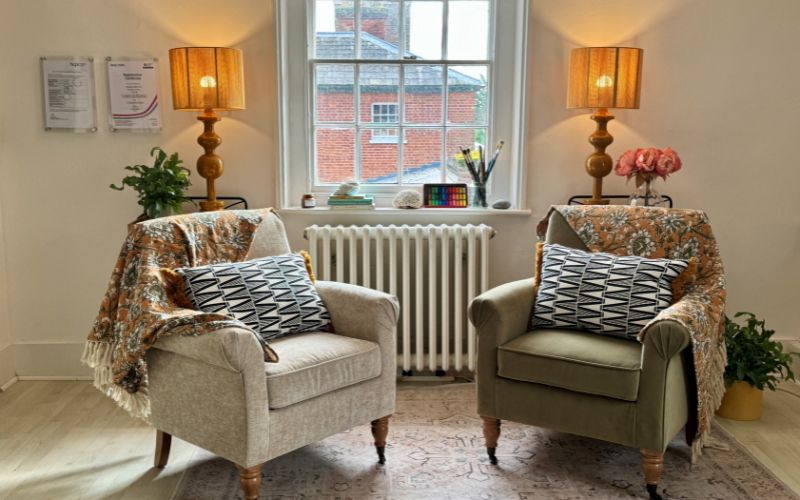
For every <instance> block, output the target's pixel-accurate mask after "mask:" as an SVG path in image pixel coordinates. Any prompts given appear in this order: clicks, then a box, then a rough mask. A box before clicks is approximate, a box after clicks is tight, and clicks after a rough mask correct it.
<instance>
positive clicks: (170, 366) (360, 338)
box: [147, 215, 398, 499]
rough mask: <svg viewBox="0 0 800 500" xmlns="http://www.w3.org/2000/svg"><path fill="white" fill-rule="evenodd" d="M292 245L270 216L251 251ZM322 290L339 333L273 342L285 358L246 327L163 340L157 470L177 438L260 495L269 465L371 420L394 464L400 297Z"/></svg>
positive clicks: (153, 363) (154, 386)
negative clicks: (269, 354)
mask: <svg viewBox="0 0 800 500" xmlns="http://www.w3.org/2000/svg"><path fill="white" fill-rule="evenodd" d="M288 251H289V245H288V242H287V240H286V236H285V233H284V228H283V224H282V223H281V221H280V219H278V218H277V216H275V215H270V216H269V217H267V218H266V219H265V220H264V222H262V224H261V226H259V229H258V231H257V232H256V235H255V238H254V242H253V246H252V248H251V252H250V254H249V255H248V257H249V258H257V257H262V256H266V255H275V254H281V253H286V252H288ZM317 289H318V291H319V293H320V295H321V297H322V299H323V300H324V302H325V305H326V306H327V308H328V310H329V312H330V314H331V317H332V321H333V326H334V328H335V331H336V333H322V332H312V333H302V334H295V335H289V336H286V337H283V338H280V339H277V340H274V341H271V342H270V345H271V346H272V347H273V348H274V349H275V351H276V352H277V353H278V356H279V357H280V362H278V363H265V362H264V360H263V353H262V350H261V347H260V345H259V343H258V341H257V340H256V338H255V337H254V336H253V334H252V333H250V332H248V331H246V330H240V329H236V328H228V329H224V330H220V331H217V332H214V333H211V334H207V335H202V336H198V337H186V336H178V335H176V336H164V337H162V338H161V339H160V340H159V341H158V342H157V343H156V344H155V346H154V348H153V349H151V350H150V351H149V352H148V354H147V362H148V366H149V395H150V400H151V407H152V416H151V421H152V423H153V425H154V426H155V427H156V429H157V430H158V432H157V443H156V457H155V465H156V466H157V467H164V466H166V464H167V459H168V456H169V445H170V440H171V436H177V437H179V438H180V439H183V440H185V441H188V442H190V443H192V444H195V445H197V446H199V447H201V448H205V449H206V450H209V451H211V452H213V453H215V454H217V455H219V456H221V457H223V458H226V459H228V460H230V461H231V462H233V463H234V464H236V466H238V467H239V469H240V478H241V484H242V488H243V491H244V497H245V498H247V499H255V498H258V491H259V488H260V483H261V465H262V464H263V463H264V462H266V461H268V460H270V459H272V458H275V457H278V456H280V455H283V454H285V453H288V452H290V451H292V450H295V449H297V448H300V447H302V446H305V445H308V444H310V443H313V442H315V441H318V440H320V439H323V438H325V437H327V436H331V435H333V434H336V433H339V432H342V431H344V430H347V429H350V428H352V427H355V426H358V425H363V424H365V423H367V422H371V423H372V434H373V436H374V439H375V446H376V448H377V452H378V458H379V461H380V463H384V460H385V459H384V447H385V443H386V436H387V433H388V419H389V416H390V415H391V414H392V412H393V411H394V405H395V383H396V368H395V363H396V354H395V353H396V349H395V327H396V323H397V313H398V304H397V300H396V299H395V298H394V297H392V296H391V295H387V294H385V293H381V292H377V291H374V290H370V289H367V288H363V287H358V286H354V285H347V284H341V283H332V282H323V281H320V282H317Z"/></svg>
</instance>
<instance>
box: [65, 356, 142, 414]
mask: <svg viewBox="0 0 800 500" xmlns="http://www.w3.org/2000/svg"><path fill="white" fill-rule="evenodd" d="M112 352H113V351H112V346H111V344H109V343H107V342H95V341H92V340H90V341H87V342H86V345H85V346H84V348H83V355H82V356H81V362H82V363H83V364H85V365H86V366H88V367H90V368H94V386H95V387H96V388H97V389H98V390H99V391H100V392H102V393H103V394H105V395H106V396H108V397H110V398H111V399H113V400H114V401H116V403H117V404H118V405H119V406H120V407H122V409H124V410H125V411H127V412H128V413H130V414H131V416H133V417H136V418H141V419H142V420H145V421H147V420H148V418H149V417H150V398H149V397H148V392H147V379H145V380H142V384H141V386H140V387H139V390H138V391H136V392H135V393H130V392H128V391H126V390H125V389H123V388H122V387H120V386H118V385H116V384H115V383H114V377H113V375H114V372H113V369H112V364H111V354H112Z"/></svg>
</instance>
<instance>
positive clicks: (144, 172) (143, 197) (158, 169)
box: [109, 146, 191, 217]
mask: <svg viewBox="0 0 800 500" xmlns="http://www.w3.org/2000/svg"><path fill="white" fill-rule="evenodd" d="M150 156H151V157H153V166H152V167H149V166H147V165H129V166H126V167H124V169H125V170H127V171H129V172H133V173H134V174H136V175H129V176H126V177H124V178H123V179H122V182H121V183H120V185H119V186H117V185H114V184H111V185H110V186H109V187H110V188H111V189H114V190H117V191H122V190H123V189H124V188H125V186H127V187H130V188H131V189H133V190H134V191H136V193H137V194H138V195H139V200H138V203H139V205H141V206H142V207H144V211H145V214H147V216H149V217H160V216H161V215H162V214H163V213H164V211H165V210H166V209H167V208H169V209H171V210H172V211H173V212H179V211H180V208H181V204H182V203H183V202H184V200H186V190H187V189H188V188H189V186H191V181H190V180H189V176H190V175H191V172H190V171H189V170H188V169H186V168H184V167H182V166H180V165H181V163H183V162H182V160H181V159H180V157H179V156H178V153H172V154H170V155H168V154H167V153H166V152H165V151H164V150H163V149H161V148H160V147H158V146H156V147H154V148H152V149H151V150H150Z"/></svg>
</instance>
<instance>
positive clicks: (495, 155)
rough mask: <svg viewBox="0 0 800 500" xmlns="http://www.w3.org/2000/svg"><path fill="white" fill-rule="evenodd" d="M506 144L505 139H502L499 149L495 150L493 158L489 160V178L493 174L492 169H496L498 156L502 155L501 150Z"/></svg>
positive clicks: (498, 144)
mask: <svg viewBox="0 0 800 500" xmlns="http://www.w3.org/2000/svg"><path fill="white" fill-rule="evenodd" d="M504 145H505V141H500V142H498V143H497V149H495V150H494V155H493V156H492V159H491V160H489V168H488V169H487V170H486V178H487V179H488V178H489V176H490V175H492V170H494V166H495V164H496V163H497V157H498V156H500V150H501V149H503V146H504Z"/></svg>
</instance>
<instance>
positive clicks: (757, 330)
mask: <svg viewBox="0 0 800 500" xmlns="http://www.w3.org/2000/svg"><path fill="white" fill-rule="evenodd" d="M734 318H737V319H739V318H741V322H736V321H733V320H731V319H730V318H728V317H727V316H726V317H725V325H724V334H725V344H726V348H727V354H728V366H727V367H726V368H725V379H726V380H728V381H735V380H743V381H746V382H749V383H750V384H752V385H753V386H754V387H756V388H759V389H763V388H764V387H768V388H770V389H772V390H774V389H775V387H776V386H777V384H778V383H779V382H781V381H782V380H796V379H795V375H794V373H793V372H792V370H791V361H792V355H793V353H787V352H784V351H783V346H782V344H781V343H780V342H777V341H774V340H772V336H773V335H774V334H775V331H774V330H770V329H768V328H767V327H766V321H764V320H760V319H758V318H757V317H756V316H755V314H753V313H749V312H739V313H736V314H735V315H734Z"/></svg>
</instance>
